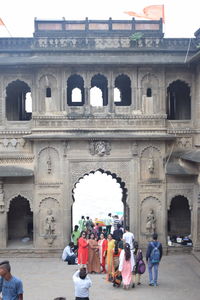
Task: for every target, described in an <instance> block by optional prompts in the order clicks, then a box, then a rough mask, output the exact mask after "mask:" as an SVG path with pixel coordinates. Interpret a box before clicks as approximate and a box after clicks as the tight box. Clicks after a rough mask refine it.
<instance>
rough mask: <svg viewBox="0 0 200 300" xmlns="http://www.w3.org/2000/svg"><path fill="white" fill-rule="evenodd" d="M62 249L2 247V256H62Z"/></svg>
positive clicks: (0, 251)
mask: <svg viewBox="0 0 200 300" xmlns="http://www.w3.org/2000/svg"><path fill="white" fill-rule="evenodd" d="M62 251H63V250H62V249H34V248H32V249H17V248H16V249H8V248H5V249H0V257H1V258H9V257H41V258H42V257H44V258H45V257H46V258H47V257H59V258H60V257H61V255H62Z"/></svg>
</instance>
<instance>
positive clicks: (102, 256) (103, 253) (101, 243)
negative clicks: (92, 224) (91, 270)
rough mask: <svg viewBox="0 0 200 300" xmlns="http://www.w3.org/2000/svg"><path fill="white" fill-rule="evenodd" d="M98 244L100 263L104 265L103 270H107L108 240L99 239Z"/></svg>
mask: <svg viewBox="0 0 200 300" xmlns="http://www.w3.org/2000/svg"><path fill="white" fill-rule="evenodd" d="M98 245H99V257H100V264H101V267H102V269H103V270H102V271H103V272H105V271H106V269H105V266H106V250H107V247H108V241H107V240H106V239H103V240H99V241H98Z"/></svg>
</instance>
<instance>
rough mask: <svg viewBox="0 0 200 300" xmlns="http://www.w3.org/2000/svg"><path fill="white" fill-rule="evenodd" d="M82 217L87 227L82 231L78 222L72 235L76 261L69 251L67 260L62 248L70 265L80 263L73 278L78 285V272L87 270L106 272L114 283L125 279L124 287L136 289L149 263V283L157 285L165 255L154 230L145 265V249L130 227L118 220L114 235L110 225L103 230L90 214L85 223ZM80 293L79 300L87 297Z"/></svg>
mask: <svg viewBox="0 0 200 300" xmlns="http://www.w3.org/2000/svg"><path fill="white" fill-rule="evenodd" d="M81 220H83V221H81ZM81 220H80V221H81V222H80V223H79V225H80V226H85V227H81V229H82V228H84V229H85V230H83V231H82V232H80V231H79V226H78V225H76V226H75V228H74V231H73V232H72V236H71V238H72V241H73V242H70V243H69V245H68V247H70V248H71V253H73V261H72V260H71V259H70V256H72V255H70V254H69V255H68V259H65V258H66V257H65V255H64V251H63V255H64V256H63V260H66V261H68V263H69V264H71V263H77V264H78V265H79V266H80V271H77V272H76V273H75V274H76V275H74V277H73V280H74V284H75V285H76V284H77V282H79V281H80V277H79V275H78V274H79V272H81V273H80V274H82V272H86V273H85V274H88V273H96V274H98V273H105V274H106V279H107V281H110V282H112V283H113V286H120V284H121V282H122V284H123V288H124V289H129V288H130V287H132V288H134V287H135V286H136V285H140V284H141V274H143V273H144V271H145V268H146V265H147V267H148V272H149V285H150V286H157V279H158V266H159V262H160V260H161V258H162V244H161V243H160V242H158V241H157V238H158V236H157V234H155V233H154V234H153V236H152V241H151V242H149V243H148V247H147V252H146V265H145V262H144V260H143V254H142V250H141V249H140V248H139V245H138V243H137V242H136V241H135V240H134V235H133V233H132V232H130V231H129V228H128V227H126V228H125V229H123V228H122V226H121V224H120V222H116V226H115V228H114V231H112V234H111V233H110V232H111V228H110V226H109V225H107V226H109V227H107V226H106V228H105V229H104V231H103V230H102V228H101V226H98V224H95V225H94V224H93V223H92V222H91V221H90V219H89V217H88V218H86V220H87V221H86V222H88V223H86V222H84V219H83V217H82V219H81ZM111 226H113V225H111ZM72 249H74V252H73V250H72ZM68 253H69V252H68ZM81 270H82V271H81ZM83 270H84V271H83ZM81 276H82V275H81ZM77 278H79V280H77ZM85 278H87V285H88V289H89V287H90V286H91V280H90V279H89V276H88V275H87V276H85ZM80 282H82V281H80ZM89 282H90V284H89ZM87 293H88V291H87ZM78 295H79V293H78ZM79 296H80V295H79ZM79 296H76V297H78V298H76V299H87V297H85V298H81V297H79ZM88 299H89V298H88Z"/></svg>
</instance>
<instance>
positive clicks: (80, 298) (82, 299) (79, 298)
mask: <svg viewBox="0 0 200 300" xmlns="http://www.w3.org/2000/svg"><path fill="white" fill-rule="evenodd" d="M75 300H89V298H88V297H86V298H82V297H76V299H75Z"/></svg>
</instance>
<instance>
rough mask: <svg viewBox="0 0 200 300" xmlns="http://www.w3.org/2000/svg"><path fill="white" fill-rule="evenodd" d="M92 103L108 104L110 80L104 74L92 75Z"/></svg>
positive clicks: (98, 104)
mask: <svg viewBox="0 0 200 300" xmlns="http://www.w3.org/2000/svg"><path fill="white" fill-rule="evenodd" d="M90 105H92V106H106V105H108V81H107V78H106V77H105V76H103V75H100V74H97V75H95V76H93V77H92V80H91V89H90Z"/></svg>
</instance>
